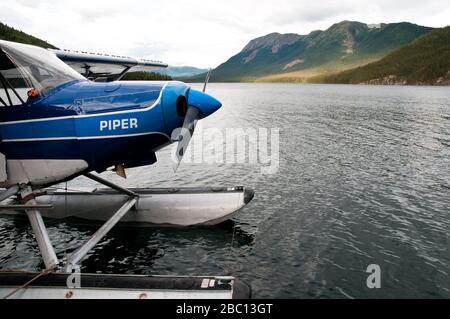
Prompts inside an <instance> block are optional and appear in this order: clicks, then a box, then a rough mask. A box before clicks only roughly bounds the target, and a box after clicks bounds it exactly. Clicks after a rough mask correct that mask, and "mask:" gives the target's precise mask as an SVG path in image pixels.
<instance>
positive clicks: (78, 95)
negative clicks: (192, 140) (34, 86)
mask: <svg viewBox="0 0 450 319" xmlns="http://www.w3.org/2000/svg"><path fill="white" fill-rule="evenodd" d="M188 94H189V87H188V86H187V85H186V84H184V83H181V82H176V81H169V82H139V81H133V82H112V83H96V82H91V81H79V82H71V83H67V84H64V85H62V86H60V87H58V88H55V89H53V90H52V91H50V92H47V93H46V94H45V95H44V96H42V97H39V98H36V99H34V100H33V99H31V100H28V101H27V102H26V103H25V104H24V105H21V106H14V107H3V108H0V119H1V123H0V135H1V139H2V143H0V152H1V153H3V154H4V155H5V156H6V158H7V159H83V160H85V161H86V162H87V163H88V165H89V168H88V170H103V169H105V168H107V167H109V166H111V165H114V164H118V163H123V162H125V161H132V160H136V161H137V160H141V161H142V160H143V161H145V158H142V157H145V156H147V155H148V156H150V155H149V154H150V153H151V152H152V151H153V150H157V149H159V148H160V147H162V146H164V145H166V144H168V143H170V136H171V134H172V131H173V130H174V129H175V128H178V127H180V126H181V125H182V123H183V117H182V116H180V115H179V114H178V113H177V109H176V101H177V98H178V97H180V96H184V97H185V98H186V99H187V97H188ZM146 154H147V155H146Z"/></svg>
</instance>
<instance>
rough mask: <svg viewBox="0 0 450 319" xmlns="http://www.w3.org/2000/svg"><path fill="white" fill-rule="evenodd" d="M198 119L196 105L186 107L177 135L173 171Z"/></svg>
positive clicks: (180, 158) (187, 144) (178, 164)
mask: <svg viewBox="0 0 450 319" xmlns="http://www.w3.org/2000/svg"><path fill="white" fill-rule="evenodd" d="M198 119H199V110H198V109H197V108H196V107H192V106H190V107H188V109H187V112H186V116H185V118H184V123H183V127H182V128H181V132H180V135H179V137H178V146H177V152H176V158H177V160H176V163H175V165H174V172H176V171H177V169H178V166H180V162H181V160H182V159H183V156H184V154H186V150H187V148H188V146H189V142H190V141H191V138H192V135H194V130H195V125H196V124H197V120H198Z"/></svg>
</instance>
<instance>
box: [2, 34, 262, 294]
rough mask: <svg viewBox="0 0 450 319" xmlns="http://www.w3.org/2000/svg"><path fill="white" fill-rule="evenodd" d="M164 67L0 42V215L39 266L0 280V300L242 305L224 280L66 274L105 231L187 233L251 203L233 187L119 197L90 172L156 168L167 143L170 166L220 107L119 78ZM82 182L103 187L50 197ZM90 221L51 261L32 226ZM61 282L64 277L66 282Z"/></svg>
mask: <svg viewBox="0 0 450 319" xmlns="http://www.w3.org/2000/svg"><path fill="white" fill-rule="evenodd" d="M164 67H167V65H166V64H164V63H162V62H159V61H152V60H145V59H135V58H131V57H128V56H117V55H107V54H97V53H91V52H79V51H68V50H51V49H44V48H40V47H36V46H32V45H27V44H20V43H15V42H9V41H3V40H0V92H1V94H0V106H1V107H0V187H1V188H2V189H3V190H2V191H1V193H0V213H3V214H22V215H24V216H25V215H26V216H27V217H28V219H29V221H30V224H31V228H32V231H33V233H34V235H35V238H36V241H37V244H38V247H39V250H40V253H41V255H42V259H43V264H44V265H45V269H44V270H43V271H42V272H38V273H29V272H0V298H233V297H238V298H243V297H248V296H249V294H250V288H249V287H248V286H247V285H246V284H245V283H243V282H242V281H239V280H238V279H236V278H234V277H221V276H212V277H211V276H210V277H185V276H181V277H162V276H159V277H158V276H133V275H107V274H81V286H80V287H75V288H74V287H71V286H70V285H67V284H66V283H67V280H69V279H71V278H72V279H73V278H74V277H73V276H74V269H79V265H80V263H81V261H82V260H83V258H85V257H86V255H87V254H88V252H89V251H90V250H91V249H92V248H93V247H94V246H95V245H96V244H97V243H98V242H99V241H100V240H101V239H102V238H104V237H105V236H106V235H107V234H108V232H109V231H110V230H111V229H112V228H113V227H115V226H116V225H117V224H122V223H131V224H133V225H134V224H138V225H147V224H148V225H159V226H193V225H215V224H217V223H220V222H223V221H225V220H227V219H230V218H232V217H233V216H234V214H236V213H237V212H238V211H239V210H240V209H241V208H242V207H244V206H245V205H246V204H247V203H249V202H250V200H251V199H252V198H253V191H252V190H251V189H249V188H245V187H242V186H236V187H210V188H193V187H191V188H166V189H164V188H146V189H137V188H136V189H129V188H125V187H122V186H120V185H118V184H117V183H112V182H111V181H109V180H108V179H106V178H103V177H102V176H100V175H99V174H100V173H102V172H105V171H106V170H108V169H111V168H112V169H113V170H114V171H115V172H116V173H117V174H118V175H119V176H121V177H124V178H126V169H129V168H135V167H142V166H149V165H152V164H154V163H156V161H157V158H156V152H157V151H158V150H160V149H162V148H164V147H167V146H168V145H170V144H172V143H178V145H177V148H176V154H175V156H176V161H175V163H174V168H175V169H176V168H177V167H178V165H179V164H180V162H181V160H182V158H183V155H184V154H185V153H186V149H187V147H188V145H189V142H190V140H191V138H192V135H193V134H194V130H195V126H196V123H197V121H199V120H202V119H205V118H207V117H208V116H210V115H211V114H213V113H214V112H216V111H218V110H219V109H220V108H221V106H222V105H221V103H220V102H219V101H218V100H217V99H215V98H214V97H212V96H210V95H208V94H207V93H205V89H206V85H207V83H208V78H209V75H208V76H207V79H206V80H205V83H204V86H203V90H202V91H199V90H195V89H193V88H191V87H189V86H188V85H187V84H185V83H183V82H178V81H121V79H122V78H123V76H124V75H125V74H126V73H127V72H129V71H147V70H149V71H151V70H154V69H157V68H164ZM79 176H85V177H87V178H89V179H92V180H93V181H95V182H97V183H100V184H102V185H104V186H105V187H106V188H101V189H94V190H89V191H86V190H83V191H55V190H52V188H51V187H52V186H54V185H57V184H60V183H62V182H67V181H70V180H72V179H74V178H76V177H79ZM65 217H77V218H82V219H85V220H89V221H93V222H94V221H95V222H102V223H103V224H102V225H101V226H100V227H99V228H98V230H97V231H96V232H95V233H94V234H93V235H92V236H91V237H90V238H89V240H87V241H86V242H85V243H81V244H80V246H79V248H77V249H76V250H74V251H71V252H70V253H69V254H68V255H65V256H62V257H61V256H60V257H58V256H57V255H56V253H55V250H54V248H53V245H52V243H51V240H50V238H49V236H48V233H47V229H46V226H45V221H44V219H46V218H55V219H60V218H65ZM69 281H70V280H69Z"/></svg>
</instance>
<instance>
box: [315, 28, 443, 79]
mask: <svg viewBox="0 0 450 319" xmlns="http://www.w3.org/2000/svg"><path fill="white" fill-rule="evenodd" d="M449 71H450V27H446V28H443V29H438V30H434V31H432V32H430V33H428V34H426V35H423V36H421V37H420V38H418V39H416V40H415V41H413V42H412V43H410V44H407V45H405V46H403V47H401V48H400V49H398V50H396V51H394V52H392V53H391V54H389V55H387V56H386V57H384V58H383V59H381V60H379V61H377V62H374V63H370V64H368V65H365V66H362V67H358V68H354V69H351V70H347V71H343V72H340V73H337V74H331V75H327V76H318V77H315V78H312V79H311V81H312V82H319V83H361V82H366V81H369V80H373V79H380V78H384V77H386V76H389V75H395V76H397V77H398V78H399V79H402V80H406V83H407V84H416V83H428V84H433V82H434V81H435V80H436V79H437V78H439V77H441V76H445V75H446V74H447V72H449Z"/></svg>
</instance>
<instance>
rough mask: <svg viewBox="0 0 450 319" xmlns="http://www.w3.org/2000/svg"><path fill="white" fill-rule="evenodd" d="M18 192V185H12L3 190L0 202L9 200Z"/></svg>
mask: <svg viewBox="0 0 450 319" xmlns="http://www.w3.org/2000/svg"><path fill="white" fill-rule="evenodd" d="M19 191H20V188H19V185H14V186H11V187H10V188H8V189H7V190H5V191H4V192H3V193H1V194H0V202H3V201H4V200H5V199H7V198H10V197H11V196H13V195H16V194H17V193H18V192H19Z"/></svg>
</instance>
